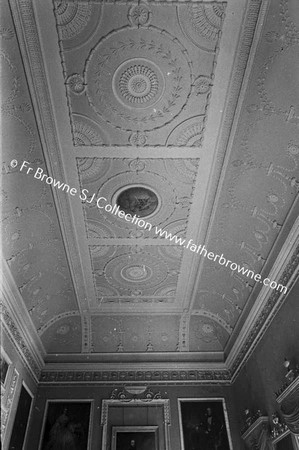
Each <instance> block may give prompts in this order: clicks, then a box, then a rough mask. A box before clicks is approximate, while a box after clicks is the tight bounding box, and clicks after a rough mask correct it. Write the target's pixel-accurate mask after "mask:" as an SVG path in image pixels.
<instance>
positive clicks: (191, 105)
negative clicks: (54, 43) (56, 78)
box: [54, 1, 226, 147]
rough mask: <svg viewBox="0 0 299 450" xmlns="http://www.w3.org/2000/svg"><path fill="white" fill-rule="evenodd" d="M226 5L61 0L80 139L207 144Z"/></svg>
mask: <svg viewBox="0 0 299 450" xmlns="http://www.w3.org/2000/svg"><path fill="white" fill-rule="evenodd" d="M225 6H226V3H225V2H223V3H220V2H219V3H217V5H216V4H215V3H207V4H196V3H195V4H193V5H190V4H186V5H183V4H178V3H177V2H171V3H169V4H168V5H167V6H166V5H164V4H163V3H156V4H155V3H153V2H152V3H151V5H145V4H143V5H137V4H133V5H128V4H126V3H125V2H118V4H117V5H116V4H109V2H108V3H107V2H106V3H105V4H100V3H93V4H90V5H88V6H87V5H82V4H74V3H72V2H70V3H68V2H65V3H64V4H63V7H62V6H61V3H59V2H55V1H54V11H55V18H56V23H57V32H58V38H59V45H60V50H61V58H62V66H63V72H64V78H65V85H66V94H67V100H68V105H69V111H70V118H71V125H72V133H73V142H74V145H76V146H84V145H97V146H105V145H119V146H120V145H121V146H123V145H124V144H125V145H127V146H129V145H133V146H141V147H143V146H145V145H146V146H148V145H156V146H157V145H159V146H163V145H167V146H173V145H177V146H196V147H199V146H201V141H202V138H203V133H204V122H205V121H206V119H207V110H208V105H209V100H210V96H211V92H212V88H213V78H214V70H215V66H216V58H217V50H218V47H219V42H220V36H221V29H222V25H223V21H224V16H225ZM111 16H113V17H114V21H113V23H112V22H111V20H109V19H110V18H111ZM166 16H167V20H165V19H166ZM95 17H97V18H98V26H97V27H95V26H94V23H95ZM100 24H102V25H101V26H100ZM103 24H105V25H104V26H103ZM108 24H109V25H108ZM107 25H108V26H107ZM79 37H80V40H79ZM79 42H80V58H78V43H79ZM79 128H80V129H81V131H83V129H84V132H83V135H84V134H85V137H83V138H79V137H78V129H79Z"/></svg>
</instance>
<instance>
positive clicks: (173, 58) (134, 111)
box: [84, 27, 193, 132]
mask: <svg viewBox="0 0 299 450" xmlns="http://www.w3.org/2000/svg"><path fill="white" fill-rule="evenodd" d="M191 70H192V64H191V60H190V58H189V56H188V52H187V50H186V49H185V48H184V47H183V45H182V44H181V43H180V42H179V40H178V39H177V38H175V37H174V36H172V35H170V34H169V33H167V32H166V31H165V30H160V29H158V28H142V27H141V28H137V29H136V28H131V27H128V28H124V29H121V30H115V31H114V32H111V33H109V34H108V35H107V36H105V37H104V38H102V39H101V41H100V42H99V43H98V44H97V45H96V46H95V47H94V49H93V50H92V51H91V52H90V54H89V57H88V59H87V61H86V65H85V71H84V79H85V80H86V94H87V99H88V102H89V104H90V106H91V107H92V108H93V110H94V111H95V112H96V114H97V115H98V116H100V117H101V118H102V119H103V120H105V121H106V122H107V123H108V124H109V125H111V126H113V127H116V128H117V129H120V130H123V131H130V132H133V131H138V132H146V131H151V130H154V129H157V128H160V127H162V126H164V125H166V124H168V123H170V122H172V121H173V120H174V119H175V118H176V117H178V115H179V114H180V113H181V112H182V111H183V110H184V107H185V105H186V103H187V101H188V99H189V96H190V94H191V90H192V86H193V74H192V72H191Z"/></svg>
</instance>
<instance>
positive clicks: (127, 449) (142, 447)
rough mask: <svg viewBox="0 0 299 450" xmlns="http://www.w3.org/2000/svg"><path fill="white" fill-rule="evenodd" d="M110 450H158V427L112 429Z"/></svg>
mask: <svg viewBox="0 0 299 450" xmlns="http://www.w3.org/2000/svg"><path fill="white" fill-rule="evenodd" d="M112 450H158V426H134V427H132V426H130V427H129V426H128V427H125V426H122V427H112Z"/></svg>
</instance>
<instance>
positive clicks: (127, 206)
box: [116, 186, 160, 217]
mask: <svg viewBox="0 0 299 450" xmlns="http://www.w3.org/2000/svg"><path fill="white" fill-rule="evenodd" d="M116 204H117V205H118V206H119V207H120V208H121V209H122V211H124V212H125V213H126V214H131V215H132V216H134V215H136V216H138V217H148V216H151V215H153V214H154V213H155V212H156V211H157V209H158V207H159V205H160V202H159V198H158V196H157V195H156V194H155V192H154V191H152V190H151V189H149V188H148V187H145V186H131V187H127V188H125V189H122V190H121V192H120V193H118V194H116Z"/></svg>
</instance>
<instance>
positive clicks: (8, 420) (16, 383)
mask: <svg viewBox="0 0 299 450" xmlns="http://www.w3.org/2000/svg"><path fill="white" fill-rule="evenodd" d="M1 337H2V345H3V349H4V352H3V350H2V348H1V353H2V354H3V355H4V357H5V359H6V360H8V362H9V363H10V365H9V369H8V372H7V375H6V379H5V384H4V386H2V385H1V434H2V448H3V450H6V449H7V448H8V446H9V441H10V437H11V432H12V428H13V423H14V419H15V414H16V410H17V406H18V401H19V396H20V392H21V387H22V383H23V384H24V385H25V388H26V389H27V391H28V392H29V394H30V395H31V396H32V397H34V396H35V394H36V390H37V384H36V382H35V380H34V378H33V377H32V375H31V373H30V372H29V370H28V369H27V368H26V367H25V365H24V363H23V361H22V360H21V358H20V356H19V353H18V352H17V350H16V348H15V346H14V345H13V343H12V341H11V340H10V339H9V337H8V335H7V333H6V331H5V328H4V327H2V333H1ZM31 410H32V409H31ZM25 439H26V435H25ZM27 442H28V441H27ZM17 450H19V449H17Z"/></svg>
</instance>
